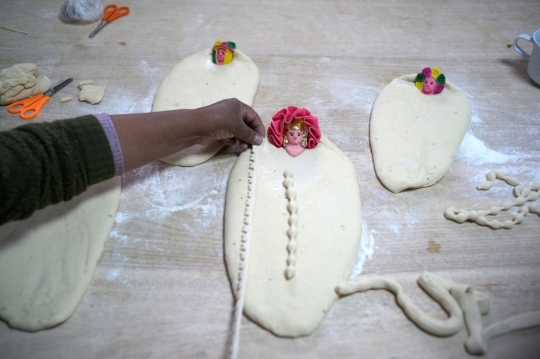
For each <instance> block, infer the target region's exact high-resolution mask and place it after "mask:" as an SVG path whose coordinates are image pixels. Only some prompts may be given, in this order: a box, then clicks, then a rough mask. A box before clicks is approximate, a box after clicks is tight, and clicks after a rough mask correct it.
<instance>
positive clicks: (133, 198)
mask: <svg viewBox="0 0 540 359" xmlns="http://www.w3.org/2000/svg"><path fill="white" fill-rule="evenodd" d="M62 3H63V1H62V0H43V1H39V2H36V1H31V0H3V1H1V2H0V24H1V25H3V26H7V27H11V28H15V29H18V30H21V31H26V32H28V35H23V34H19V33H15V32H10V31H6V30H1V29H0V69H2V68H6V67H9V66H12V65H14V64H17V63H25V62H33V63H36V64H37V65H38V67H39V69H40V71H41V72H42V73H43V74H46V75H47V76H48V77H49V78H50V79H51V80H52V82H53V83H57V82H59V81H61V80H64V79H65V78H67V77H73V78H74V79H75V81H74V82H75V83H77V82H79V81H83V80H89V79H91V80H93V81H94V83H95V84H96V85H102V86H106V87H107V90H106V93H105V98H104V99H103V101H102V102H101V103H100V104H98V105H90V104H87V103H82V102H79V101H78V100H76V97H77V95H78V92H79V90H78V89H77V88H76V86H75V85H71V86H69V87H67V88H66V89H64V90H63V91H62V92H61V95H57V96H55V97H53V98H52V100H51V101H50V102H49V103H48V104H47V105H46V106H45V108H44V109H43V110H42V112H41V114H40V115H39V117H38V118H37V119H36V120H35V121H36V122H43V121H52V120H55V119H62V118H69V117H74V116H77V115H82V114H87V113H100V112H108V113H110V114H118V113H130V112H147V111H150V110H151V105H152V100H153V97H154V93H155V92H156V89H157V87H158V86H159V83H160V82H161V80H162V79H163V77H164V76H165V75H166V73H167V72H168V71H169V69H170V68H171V67H172V66H173V65H174V64H176V63H177V62H178V61H180V60H181V59H183V58H185V57H186V56H188V55H190V54H192V53H195V52H198V51H201V50H203V49H205V48H208V47H210V46H211V45H212V44H213V42H214V41H216V40H217V39H223V40H231V41H235V42H236V44H237V47H238V49H240V50H241V51H242V52H244V53H245V54H247V55H248V56H250V57H251V58H252V59H253V61H254V62H255V63H256V64H257V66H258V67H259V70H260V74H261V79H260V84H259V88H258V92H257V95H256V97H255V101H254V104H253V107H254V108H255V109H256V110H257V111H258V112H259V114H260V115H261V117H262V118H263V121H264V122H265V125H268V124H269V122H270V118H271V116H272V115H273V114H274V113H275V112H276V111H278V110H279V109H281V108H283V107H286V106H289V105H296V106H300V107H307V108H308V109H309V110H310V111H311V112H312V113H314V114H315V115H317V116H318V117H319V120H320V124H321V129H322V131H323V133H324V134H325V135H326V136H328V137H329V139H330V140H331V141H333V142H334V143H335V144H336V145H337V146H338V147H339V148H340V149H341V150H342V151H344V152H345V153H346V154H347V155H348V156H349V157H350V159H351V160H352V161H353V163H354V165H355V167H356V171H357V177H358V182H359V186H360V192H361V196H362V206H363V229H364V233H363V236H362V241H363V243H364V247H365V252H360V253H359V259H358V262H357V265H356V267H355V270H354V275H359V274H360V273H362V275H365V274H372V273H377V274H382V275H385V276H388V277H389V278H392V279H395V280H397V281H399V282H400V283H401V284H402V285H403V287H404V289H405V291H406V292H407V293H408V294H410V296H411V297H412V299H413V301H414V302H415V303H417V304H418V305H419V306H420V307H422V308H423V309H425V310H426V311H428V312H429V313H431V314H432V315H433V316H436V317H439V318H444V317H445V314H444V312H443V311H442V310H441V308H440V307H438V305H437V304H435V303H434V302H433V301H431V300H430V299H429V298H428V297H427V295H426V294H425V293H423V292H422V291H421V290H420V289H419V288H418V286H417V284H416V279H417V278H418V276H419V275H420V273H421V272H422V271H430V272H433V273H436V274H439V275H441V276H443V277H446V278H450V279H453V280H454V281H456V282H458V283H467V284H471V285H472V286H474V288H475V289H477V290H480V291H481V292H483V293H485V294H487V295H488V296H489V297H490V298H491V304H492V306H491V312H490V314H489V315H488V316H486V317H484V318H483V322H484V325H489V324H491V323H495V322H497V321H500V320H502V319H505V318H507V317H509V316H512V315H516V314H519V313H523V312H527V311H533V310H540V300H539V298H540V234H539V229H540V218H538V216H536V215H529V216H528V217H527V218H526V220H525V221H524V223H523V224H520V225H517V226H515V227H514V228H513V229H511V230H491V229H489V228H486V227H480V226H477V225H476V224H473V223H464V224H457V223H455V222H452V221H449V220H447V219H445V218H444V216H443V212H444V210H445V209H446V208H447V207H449V206H454V207H459V208H476V209H481V208H489V207H491V206H496V205H501V204H502V203H503V202H504V201H506V200H511V199H512V198H513V196H512V194H511V187H509V186H507V185H506V184H504V183H502V182H498V183H497V184H496V186H495V187H494V188H493V189H492V190H490V191H488V192H481V191H477V190H476V189H475V186H476V184H478V183H480V182H482V181H483V180H484V176H485V175H486V173H487V172H488V171H489V170H499V171H501V172H503V173H505V174H507V175H510V176H513V177H515V178H517V179H519V180H520V181H521V182H522V183H523V184H532V183H535V182H540V167H539V164H540V86H538V85H536V84H534V83H533V82H532V81H531V80H530V78H529V77H528V76H527V72H526V68H527V62H526V61H525V60H524V59H523V58H521V57H520V56H519V55H517V54H516V53H515V52H514V50H513V49H512V48H510V44H512V42H513V40H514V39H515V38H516V36H517V35H519V34H521V33H528V34H532V33H533V32H534V31H535V30H537V29H538V28H539V27H540V2H539V1H538V0H528V1H527V0H503V1H487V0H480V1H472V0H471V1H465V0H460V1H453V2H448V1H429V0H414V1H407V2H405V1H397V0H395V1H391V0H367V1H352V0H351V1H338V0H334V1H284V0H283V1H248V0H243V1H240V0H239V1H227V2H221V1H217V0H208V1H206V0H198V1H172V0H168V1H166V0H155V1H143V0H132V1H124V2H123V3H120V4H119V5H128V6H130V8H131V13H130V14H129V15H128V16H127V17H125V18H121V19H119V20H117V21H116V22H114V23H112V24H110V25H108V26H107V27H106V28H105V29H103V30H102V31H101V32H100V33H99V34H98V35H96V37H94V38H93V39H89V38H88V34H89V33H90V32H91V31H92V30H93V29H94V28H95V27H96V26H97V23H93V24H87V25H70V24H64V23H62V22H61V21H60V20H59V19H58V13H59V10H60V7H61V5H62ZM527 45H530V46H527ZM522 47H524V48H525V49H526V50H527V51H530V49H531V48H532V46H531V44H528V43H522ZM426 66H436V67H439V68H441V69H442V70H443V72H444V73H445V74H446V76H447V78H448V79H449V80H450V81H452V82H453V83H455V84H456V85H458V86H459V87H461V88H462V89H463V90H464V91H465V92H466V93H467V94H468V95H469V97H470V99H471V103H472V114H473V117H472V123H471V126H470V128H469V130H468V132H467V135H466V137H465V140H464V142H463V143H462V146H461V148H460V150H459V152H458V154H457V156H456V159H455V162H454V164H453V165H452V167H451V168H450V170H449V172H448V173H447V174H446V176H445V177H444V178H443V179H442V180H441V181H440V182H439V183H437V184H436V185H434V186H432V187H430V188H426V189H420V190H415V191H407V192H404V193H400V194H397V195H396V194H393V193H391V192H389V191H388V190H386V189H385V188H384V187H383V186H382V185H381V183H380V182H379V181H378V180H377V177H376V176H375V172H374V168H373V161H372V155H371V149H370V145H369V121H370V112H371V108H372V105H373V102H374V100H375V98H376V96H377V94H378V93H379V92H380V91H381V90H382V88H383V87H384V86H385V85H386V84H388V83H389V82H390V81H391V80H392V79H393V78H395V77H398V76H401V75H403V74H409V73H417V72H419V71H420V70H421V69H422V68H424V67H426ZM64 96H72V97H73V98H75V100H73V101H70V102H67V103H59V102H58V100H59V99H60V98H61V97H64ZM21 124H22V121H21V120H20V119H19V118H18V117H17V116H15V115H10V114H9V113H7V108H6V107H5V106H3V107H0V129H3V130H5V129H10V128H13V127H16V126H19V125H21ZM236 157H237V154H236V153H235V152H234V151H232V150H227V151H224V152H221V153H220V154H218V155H217V156H216V157H214V158H213V159H211V160H210V161H208V162H207V163H204V164H202V165H200V166H198V167H194V168H180V167H174V166H170V165H168V164H165V163H162V162H155V163H152V164H149V165H147V166H144V167H142V168H140V169H138V170H135V171H132V172H129V173H126V174H125V175H124V176H123V178H122V194H121V198H120V207H119V209H118V214H117V216H116V224H115V225H114V227H113V230H112V232H111V234H110V237H109V238H108V240H107V242H106V244H105V251H104V253H103V255H102V257H101V259H100V261H99V264H98V268H97V270H96V273H95V275H94V278H93V280H92V282H91V285H90V287H89V289H88V291H87V293H86V295H85V296H84V298H83V299H82V301H81V303H80V305H79V307H78V308H77V310H76V312H75V313H74V315H73V316H72V317H71V318H70V319H69V320H68V321H67V322H65V323H63V324H61V325H59V326H57V327H55V328H53V329H49V330H44V331H41V332H37V333H26V332H22V331H18V330H14V329H10V328H9V327H8V326H7V325H6V324H5V323H3V322H0V357H1V358H221V357H225V354H226V350H227V340H228V338H229V334H230V322H231V317H232V308H233V297H232V294H231V288H230V285H229V281H228V278H227V274H226V269H225V263H224V255H223V212H224V201H225V193H226V185H227V178H228V174H229V172H230V170H231V168H232V166H233V164H234V162H235V160H236ZM370 241H373V242H372V243H371V246H370ZM370 249H373V253H372V254H371V253H370ZM368 254H371V255H368ZM0 275H3V274H0ZM0 280H1V279H0ZM466 337H467V333H466V330H465V329H463V330H462V331H461V332H459V333H458V334H456V335H454V336H451V337H448V338H439V337H434V336H431V335H429V334H426V333H425V332H423V331H421V330H419V329H418V328H417V327H416V326H415V325H414V324H412V323H411V322H410V321H409V320H408V319H407V318H406V317H405V316H404V314H403V312H402V310H401V309H400V308H399V307H397V305H396V303H395V299H394V296H393V295H392V294H391V293H389V292H386V291H371V292H367V293H361V294H356V295H352V296H349V297H346V298H342V299H340V300H338V301H337V302H336V303H335V304H334V305H333V307H332V308H331V310H330V312H329V313H328V315H327V317H326V318H325V319H324V321H323V322H322V324H321V325H320V327H319V328H318V329H317V330H316V331H315V332H314V333H313V334H312V335H311V336H308V337H303V338H297V339H284V338H279V337H276V336H274V335H272V334H271V333H269V332H267V331H266V330H264V329H262V328H260V327H259V326H258V325H256V324H254V323H253V322H251V321H249V320H248V319H247V318H245V317H244V318H243V320H242V332H241V343H240V355H239V357H240V358H333V357H335V358H466V357H469V355H468V354H467V353H466V352H465V350H464V346H463V343H464V341H465V339H466ZM539 353H540V328H536V329H529V330H524V331H520V332H515V333H512V334H509V335H505V336H503V337H499V338H497V339H493V340H492V341H491V342H490V346H489V351H488V353H487V355H485V357H486V358H534V357H536V358H537V357H539Z"/></svg>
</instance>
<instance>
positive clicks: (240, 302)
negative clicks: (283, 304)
mask: <svg viewBox="0 0 540 359" xmlns="http://www.w3.org/2000/svg"><path fill="white" fill-rule="evenodd" d="M259 151H260V146H254V147H252V148H251V156H250V157H249V169H248V193H247V197H246V209H245V212H244V227H243V228H242V238H241V241H240V264H239V268H238V284H237V286H236V288H235V290H236V295H235V298H236V303H235V306H234V322H233V337H232V341H231V346H230V348H229V358H231V359H236V357H237V355H238V346H239V343H240V323H241V320H242V313H243V312H244V298H245V296H246V284H247V276H248V267H249V247H250V244H251V218H252V217H253V207H254V197H255V181H256V179H257V162H258V161H257V159H258V158H259Z"/></svg>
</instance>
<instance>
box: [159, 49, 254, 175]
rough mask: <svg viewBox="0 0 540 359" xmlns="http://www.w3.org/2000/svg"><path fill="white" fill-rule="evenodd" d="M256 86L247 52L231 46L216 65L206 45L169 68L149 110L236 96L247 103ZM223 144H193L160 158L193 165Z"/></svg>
mask: <svg viewBox="0 0 540 359" xmlns="http://www.w3.org/2000/svg"><path fill="white" fill-rule="evenodd" d="M258 86H259V69H258V68H257V66H256V65H255V64H254V63H253V61H251V59H250V58H249V57H248V56H246V55H245V54H243V53H242V52H241V51H238V50H235V52H234V59H233V61H232V62H231V63H230V64H228V65H223V66H218V65H216V64H214V63H213V62H212V49H207V50H204V51H201V52H199V53H196V54H193V55H191V56H188V57H186V58H185V59H184V60H182V61H180V62H179V63H178V64H176V65H175V66H174V67H173V68H172V69H171V70H170V71H169V73H168V74H167V76H166V77H165V78H164V79H163V81H162V82H161V84H160V86H159V88H158V90H157V92H156V95H155V97H154V103H153V105H152V111H168V110H175V109H182V108H183V109H194V108H199V107H203V106H208V105H211V104H213V103H216V102H218V101H221V100H224V99H227V98H237V99H238V100H240V101H242V102H244V103H245V104H247V105H250V106H251V105H252V104H253V98H254V97H255V93H256V92H257V87H258ZM223 146H224V144H223V143H222V142H214V143H211V144H208V145H195V146H192V147H190V148H187V149H185V150H182V151H180V152H177V153H175V154H173V155H171V156H168V157H165V158H163V159H162V161H165V162H168V163H170V164H174V165H177V166H196V165H199V164H201V163H203V162H205V161H207V160H208V159H210V158H211V157H212V156H214V155H215V154H216V153H217V152H218V151H219V150H220V149H221V148H223Z"/></svg>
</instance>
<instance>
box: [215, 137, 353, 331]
mask: <svg viewBox="0 0 540 359" xmlns="http://www.w3.org/2000/svg"><path fill="white" fill-rule="evenodd" d="M258 147H260V151H259V155H258V157H257V159H256V161H257V166H256V168H257V169H256V171H255V174H254V176H253V178H250V173H249V170H248V169H249V166H250V161H249V151H244V152H243V153H242V154H241V155H240V157H239V158H238V160H237V162H236V163H235V165H234V167H233V169H232V171H231V175H230V177H229V182H228V186H227V197H226V203H225V231H224V232H225V257H226V263H227V271H228V275H229V279H230V281H231V286H232V288H233V293H234V295H235V296H237V292H236V289H235V288H237V286H238V268H239V265H240V262H241V253H242V252H243V251H241V249H240V245H241V241H242V240H243V235H244V234H245V232H243V225H244V223H245V220H244V218H246V217H245V214H246V212H247V211H253V212H252V213H253V216H252V217H248V218H250V220H249V221H248V222H249V223H251V225H252V229H251V237H250V238H251V239H250V240H251V244H250V251H249V258H250V264H249V271H248V275H247V284H246V285H247V288H246V293H245V305H244V314H245V315H246V316H247V317H249V318H250V319H251V320H253V321H254V322H256V323H258V324H259V325H261V326H262V327H263V328H265V329H267V330H269V331H271V332H272V333H274V334H276V335H279V336H286V337H298V336H302V335H309V334H311V333H312V332H313V331H314V330H315V329H316V328H317V327H318V325H319V324H320V323H321V321H322V320H323V319H324V316H325V315H326V312H327V311H328V310H329V308H330V307H331V305H332V304H333V303H334V301H335V300H336V299H337V298H338V297H337V294H336V292H335V291H334V288H335V286H336V285H337V284H338V283H340V282H342V281H344V280H347V278H348V276H349V275H350V273H351V270H352V267H353V265H354V262H355V259H356V256H357V253H358V248H359V245H360V237H361V231H362V227H361V223H362V221H361V204H360V193H359V188H358V182H357V179H356V171H355V168H354V166H353V164H352V163H351V161H350V160H349V158H348V157H347V156H346V155H345V154H344V153H343V152H341V151H340V150H339V149H338V148H337V147H336V146H335V145H334V144H333V143H332V142H330V141H329V140H328V139H327V138H326V137H324V136H323V137H322V139H321V141H320V142H319V143H318V144H317V147H315V148H314V149H311V150H306V151H304V152H303V153H302V154H301V155H300V156H298V157H291V156H290V155H289V154H287V152H286V151H285V150H284V149H283V148H276V147H275V146H274V145H272V144H270V143H269V142H268V140H267V139H265V140H264V141H263V144H262V145H261V146H258ZM287 168H294V188H295V189H296V191H297V196H296V203H297V205H298V213H297V217H298V218H297V227H298V233H297V236H296V241H297V242H298V243H299V246H298V250H297V252H296V258H295V275H294V277H293V278H291V279H287V278H286V276H285V273H284V272H285V268H286V264H287V257H288V252H287V249H286V248H287V244H288V243H289V236H288V235H287V230H288V229H289V227H290V225H289V222H288V220H289V218H290V213H289V211H288V210H287V206H288V204H289V200H288V199H287V197H286V188H285V187H284V185H283V181H284V177H283V173H284V171H285V169H287ZM254 178H256V183H257V184H256V186H255V187H254V188H253V190H254V191H255V192H254V202H253V208H251V207H249V206H248V207H247V206H246V193H247V192H248V189H249V188H250V185H251V183H250V181H251V182H253V179H254ZM237 300H238V297H237Z"/></svg>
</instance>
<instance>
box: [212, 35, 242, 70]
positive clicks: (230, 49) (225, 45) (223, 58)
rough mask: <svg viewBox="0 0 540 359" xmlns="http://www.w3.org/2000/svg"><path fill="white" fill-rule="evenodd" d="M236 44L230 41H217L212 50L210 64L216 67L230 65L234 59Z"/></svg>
mask: <svg viewBox="0 0 540 359" xmlns="http://www.w3.org/2000/svg"><path fill="white" fill-rule="evenodd" d="M234 50H236V44H235V43H234V42H232V41H221V40H218V41H216V42H215V43H214V47H213V48H212V62H213V63H214V64H216V65H227V64H230V63H231V61H232V60H233V57H234Z"/></svg>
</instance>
